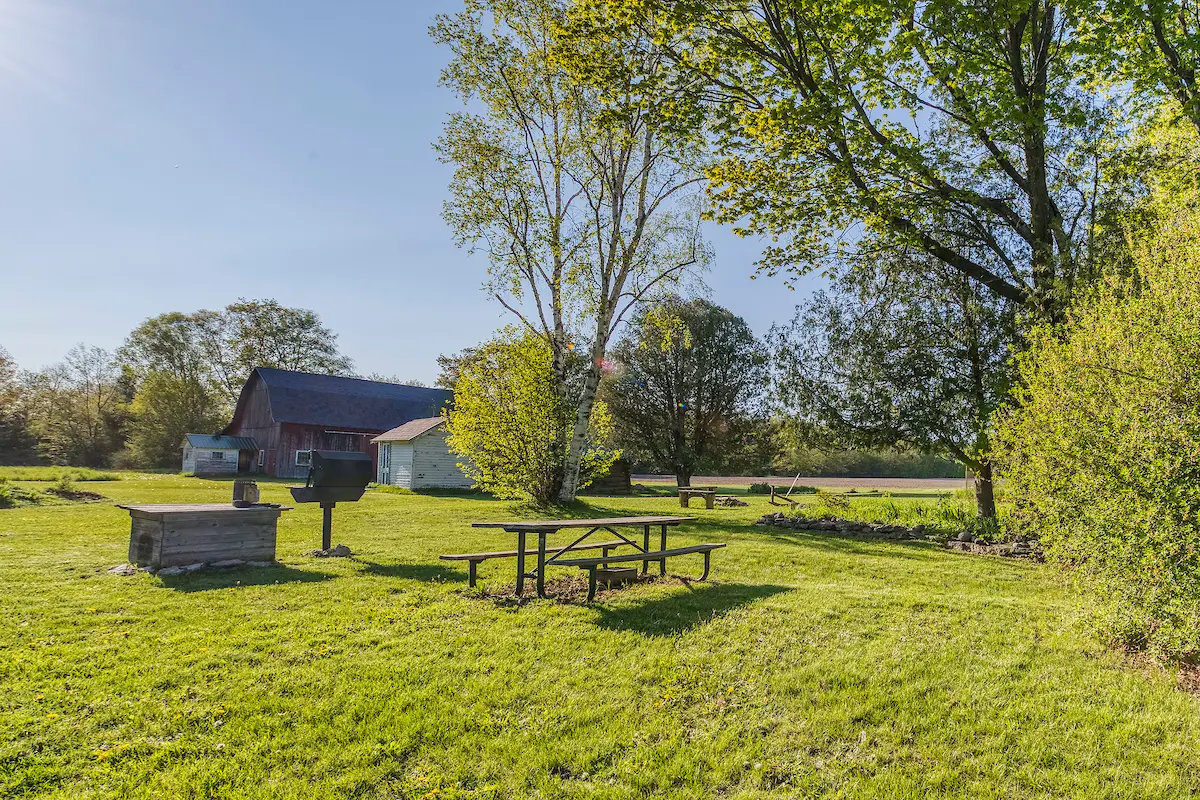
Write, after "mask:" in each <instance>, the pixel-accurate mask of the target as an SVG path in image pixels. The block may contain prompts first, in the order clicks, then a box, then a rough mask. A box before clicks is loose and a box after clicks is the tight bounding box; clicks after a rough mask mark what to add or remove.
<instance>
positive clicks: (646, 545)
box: [642, 525, 650, 575]
mask: <svg viewBox="0 0 1200 800" xmlns="http://www.w3.org/2000/svg"><path fill="white" fill-rule="evenodd" d="M649 550H650V526H649V525H643V526H642V552H643V553H645V552H648V551H649ZM649 571H650V562H649V561H643V562H642V574H643V575H645V574H646V573H647V572H649Z"/></svg>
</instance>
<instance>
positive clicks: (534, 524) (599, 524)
mask: <svg viewBox="0 0 1200 800" xmlns="http://www.w3.org/2000/svg"><path fill="white" fill-rule="evenodd" d="M695 521H696V518H695V517H605V518H603V519H535V520H527V521H524V522H473V523H471V527H472V528H503V529H504V530H506V531H557V530H562V529H563V528H604V527H608V526H613V525H678V524H680V523H682V522H695Z"/></svg>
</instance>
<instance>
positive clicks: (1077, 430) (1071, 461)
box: [999, 214, 1200, 658]
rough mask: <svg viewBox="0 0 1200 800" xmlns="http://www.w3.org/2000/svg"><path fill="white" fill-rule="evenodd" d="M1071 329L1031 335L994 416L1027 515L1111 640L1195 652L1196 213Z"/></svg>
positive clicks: (1180, 221) (1187, 654) (1199, 340)
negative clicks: (1012, 385) (1015, 389)
mask: <svg viewBox="0 0 1200 800" xmlns="http://www.w3.org/2000/svg"><path fill="white" fill-rule="evenodd" d="M1134 262H1135V266H1136V269H1135V271H1134V275H1133V276H1132V277H1131V278H1130V279H1128V280H1124V281H1116V280H1113V281H1110V282H1109V283H1107V284H1106V285H1105V286H1104V287H1103V288H1102V289H1101V290H1100V291H1099V292H1098V295H1097V296H1096V297H1095V298H1093V299H1092V300H1090V301H1089V302H1088V303H1087V304H1086V305H1084V306H1082V307H1080V308H1078V309H1077V310H1076V311H1075V312H1074V313H1073V315H1072V316H1071V318H1070V320H1069V321H1068V323H1067V324H1066V325H1065V326H1064V329H1063V330H1048V329H1043V330H1039V331H1036V332H1035V333H1034V335H1033V337H1032V344H1031V347H1030V349H1029V350H1028V351H1027V352H1026V353H1024V354H1023V355H1022V356H1020V358H1019V360H1018V366H1019V369H1020V372H1021V376H1022V378H1023V385H1024V387H1025V388H1024V389H1022V390H1021V392H1020V394H1019V397H1018V401H1019V402H1018V404H1017V406H1016V407H1015V409H1014V410H1011V411H1009V412H1007V413H1006V414H1004V415H1003V417H1002V419H1001V422H1000V436H999V447H1000V455H1001V457H1002V458H1003V459H1004V463H1005V465H1006V469H1005V475H1006V478H1007V482H1008V490H1009V492H1010V494H1011V495H1012V499H1013V501H1014V505H1015V507H1016V511H1017V514H1018V515H1019V520H1020V522H1021V523H1022V524H1023V525H1025V526H1026V527H1027V529H1029V530H1031V531H1033V532H1035V533H1037V534H1039V535H1040V536H1041V538H1042V540H1043V542H1044V544H1045V545H1046V547H1047V555H1048V557H1050V558H1052V559H1055V560H1057V561H1058V562H1059V563H1061V564H1063V565H1065V566H1067V567H1068V568H1069V569H1070V573H1071V574H1072V575H1073V576H1074V577H1075V578H1076V579H1078V580H1079V581H1080V582H1081V583H1082V584H1083V585H1084V586H1086V587H1088V588H1091V589H1093V590H1095V591H1094V595H1095V597H1096V599H1097V604H1098V606H1099V609H1100V610H1099V613H1098V622H1099V623H1100V624H1101V625H1102V626H1103V630H1104V631H1105V632H1106V633H1108V634H1109V635H1110V636H1112V637H1113V638H1115V639H1116V640H1118V641H1120V642H1122V643H1125V644H1127V645H1131V646H1139V647H1145V648H1148V649H1149V650H1150V651H1151V652H1152V653H1153V654H1154V655H1156V656H1160V657H1164V656H1165V657H1173V658H1195V657H1197V656H1200V444H1198V443H1200V215H1195V214H1193V215H1192V216H1191V217H1190V218H1182V217H1180V218H1176V219H1174V220H1172V221H1171V222H1170V224H1168V225H1165V226H1164V227H1163V229H1162V231H1161V232H1160V235H1159V236H1158V237H1157V239H1156V240H1155V241H1153V242H1150V243H1148V244H1146V245H1143V246H1141V247H1140V248H1135V250H1134Z"/></svg>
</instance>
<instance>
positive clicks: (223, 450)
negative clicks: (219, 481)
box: [183, 433, 258, 475]
mask: <svg viewBox="0 0 1200 800" xmlns="http://www.w3.org/2000/svg"><path fill="white" fill-rule="evenodd" d="M257 457H258V445H257V444H256V443H255V442H254V440H253V439H252V438H250V437H249V436H211V435H209V434H205V433H187V434H184V436H183V471H184V472H186V473H189V474H192V475H235V474H237V473H239V472H252V471H253V470H254V469H255V468H256V466H257V464H256V459H257Z"/></svg>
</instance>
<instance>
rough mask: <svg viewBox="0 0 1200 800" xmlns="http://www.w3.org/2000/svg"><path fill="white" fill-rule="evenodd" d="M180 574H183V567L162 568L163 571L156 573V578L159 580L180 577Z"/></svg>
mask: <svg viewBox="0 0 1200 800" xmlns="http://www.w3.org/2000/svg"><path fill="white" fill-rule="evenodd" d="M182 574H183V567H164V568H163V569H160V570H159V571H158V577H160V578H170V577H173V576H175V575H182Z"/></svg>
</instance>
